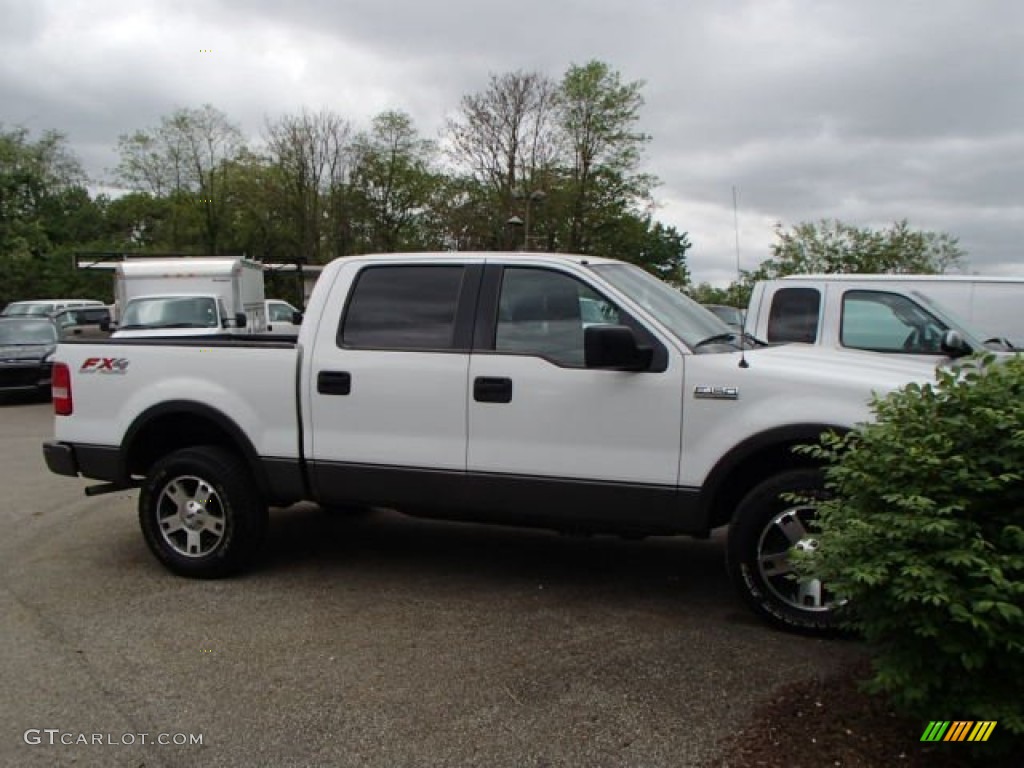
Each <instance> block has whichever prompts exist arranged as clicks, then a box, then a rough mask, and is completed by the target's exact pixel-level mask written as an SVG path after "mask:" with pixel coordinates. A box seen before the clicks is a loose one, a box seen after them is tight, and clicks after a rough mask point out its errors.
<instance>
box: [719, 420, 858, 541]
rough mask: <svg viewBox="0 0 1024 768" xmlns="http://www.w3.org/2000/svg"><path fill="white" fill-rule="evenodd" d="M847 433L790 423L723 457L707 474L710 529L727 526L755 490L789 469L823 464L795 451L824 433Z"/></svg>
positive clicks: (845, 429)
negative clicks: (797, 447)
mask: <svg viewBox="0 0 1024 768" xmlns="http://www.w3.org/2000/svg"><path fill="white" fill-rule="evenodd" d="M830 431H831V432H837V433H840V434H842V433H845V432H848V431H849V427H843V426H839V425H836V424H791V425H787V426H784V427H776V428H775V429H770V430H768V431H766V432H761V433H759V434H756V435H753V436H751V437H748V438H747V439H746V440H744V441H743V442H742V443H740V444H739V445H737V446H735V447H734V448H733V449H732V450H731V451H729V452H728V453H727V454H726V455H725V456H723V457H722V458H721V459H720V460H719V461H718V463H717V464H716V465H715V467H714V468H713V469H712V470H711V472H710V473H709V474H708V478H707V480H706V481H705V482H704V485H703V488H702V490H701V500H700V506H701V509H702V510H703V513H704V519H705V520H706V521H707V525H708V528H709V529H712V528H718V527H719V526H722V525H726V524H727V523H729V522H730V521H731V520H732V517H733V513H734V511H735V510H736V507H737V506H738V505H739V503H740V501H741V500H742V499H743V497H744V496H746V495H747V493H749V492H750V491H751V490H752V489H753V488H755V487H756V486H758V485H759V484H761V483H762V482H763V481H765V480H767V479H768V478H769V477H772V476H773V475H777V474H778V473H780V472H783V471H785V470H787V469H799V468H803V467H820V466H821V462H820V461H818V460H816V459H814V458H812V457H810V456H805V455H802V454H798V453H795V452H794V451H793V449H794V448H795V447H796V446H798V445H810V444H816V443H818V442H819V440H820V439H821V435H822V434H823V433H825V432H830Z"/></svg>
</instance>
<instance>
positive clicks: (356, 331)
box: [338, 265, 465, 350]
mask: <svg viewBox="0 0 1024 768" xmlns="http://www.w3.org/2000/svg"><path fill="white" fill-rule="evenodd" d="M464 271H465V270H464V268H463V267H461V266H445V265H436V266H435V265H431V266H408V265H401V266H393V267H391V266H387V267H369V268H367V269H364V270H363V271H362V272H360V273H359V276H358V277H357V278H356V284H355V286H354V287H353V289H352V297H351V299H350V300H349V304H348V308H347V311H346V312H345V316H344V318H343V319H342V323H341V328H340V330H339V332H338V345H339V346H344V347H349V348H355V349H405V350H417V349H418V350H447V349H452V348H453V344H454V336H455V312H456V308H457V306H458V300H459V290H460V288H461V286H462V276H463V273H464Z"/></svg>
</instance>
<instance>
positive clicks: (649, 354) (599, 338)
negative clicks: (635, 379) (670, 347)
mask: <svg viewBox="0 0 1024 768" xmlns="http://www.w3.org/2000/svg"><path fill="white" fill-rule="evenodd" d="M653 358H654V350H653V349H651V348H650V347H641V346H639V345H637V343H636V335H635V334H634V333H633V329H631V328H628V327H627V326H625V325H591V326H589V327H588V328H586V329H584V331H583V360H584V364H585V365H586V367H587V368H605V369H607V370H612V371H646V370H647V369H648V368H650V367H651V361H652V360H653Z"/></svg>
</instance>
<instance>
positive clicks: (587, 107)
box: [557, 61, 656, 253]
mask: <svg viewBox="0 0 1024 768" xmlns="http://www.w3.org/2000/svg"><path fill="white" fill-rule="evenodd" d="M642 87H643V82H642V81H634V82H631V83H623V82H622V78H621V75H620V74H619V73H618V72H615V71H613V70H612V69H611V68H610V67H609V66H608V65H607V64H605V63H604V62H600V61H590V62H588V63H587V64H585V65H583V66H578V65H572V66H571V67H570V68H569V70H568V72H566V74H565V76H564V77H563V78H562V82H561V85H560V87H559V91H558V98H557V104H558V121H559V127H560V129H561V131H562V135H563V137H564V142H565V146H566V147H567V151H568V155H569V157H568V178H567V194H568V208H567V221H568V237H567V242H566V246H567V249H568V250H569V251H571V252H573V253H590V252H592V248H593V246H594V239H595V231H596V230H597V229H598V228H600V227H601V226H603V225H605V224H606V221H605V220H606V219H607V218H608V214H609V211H611V212H612V215H615V214H620V213H622V212H625V211H626V210H629V209H630V208H634V207H636V206H637V205H638V204H639V205H645V204H646V203H647V202H649V198H650V192H651V190H652V189H653V187H654V185H655V183H656V180H655V179H654V177H653V176H650V175H648V174H643V173H639V172H638V166H639V163H640V159H641V154H642V149H643V146H644V145H645V144H646V143H647V142H648V141H650V136H648V135H647V134H645V133H642V132H640V131H638V130H637V127H636V124H637V122H638V120H639V114H640V107H641V106H643V97H642V95H641V93H640V91H641V88H642Z"/></svg>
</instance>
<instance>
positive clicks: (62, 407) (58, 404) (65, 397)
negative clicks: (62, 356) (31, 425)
mask: <svg viewBox="0 0 1024 768" xmlns="http://www.w3.org/2000/svg"><path fill="white" fill-rule="evenodd" d="M50 388H51V390H52V392H53V412H54V413H55V414H57V415H58V416H70V415H71V411H72V410H73V409H72V404H71V369H70V368H68V365H67V363H54V364H53V373H52V374H51V378H50Z"/></svg>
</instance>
